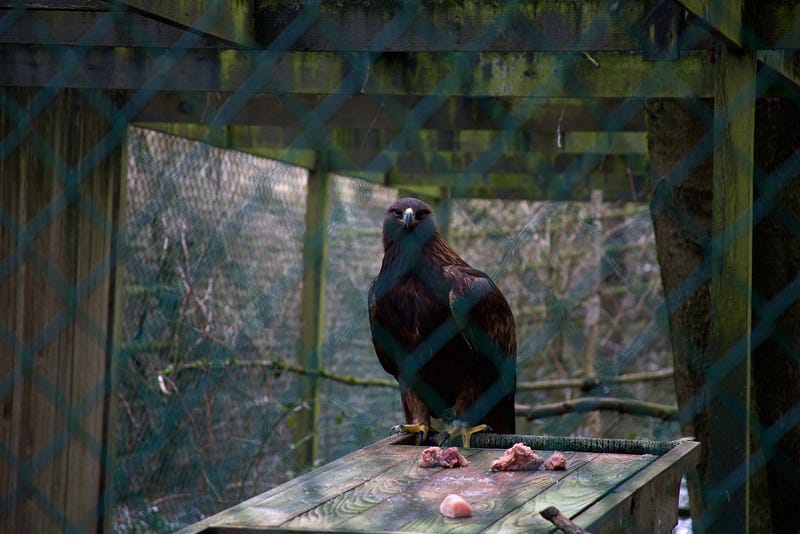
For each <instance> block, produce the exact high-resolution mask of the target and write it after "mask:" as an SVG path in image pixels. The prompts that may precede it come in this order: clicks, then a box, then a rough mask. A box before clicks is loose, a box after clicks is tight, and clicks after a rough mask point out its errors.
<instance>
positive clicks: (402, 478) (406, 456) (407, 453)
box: [281, 447, 477, 530]
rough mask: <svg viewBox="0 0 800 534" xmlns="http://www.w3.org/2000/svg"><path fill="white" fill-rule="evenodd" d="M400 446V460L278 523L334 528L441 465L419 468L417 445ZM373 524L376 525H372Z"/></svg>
mask: <svg viewBox="0 0 800 534" xmlns="http://www.w3.org/2000/svg"><path fill="white" fill-rule="evenodd" d="M393 448H400V449H404V450H403V451H402V455H401V460H399V461H398V462H397V463H396V464H395V465H394V466H393V467H391V468H390V469H388V470H386V471H384V472H382V473H380V474H379V475H378V476H376V477H375V478H373V479H371V480H367V481H366V482H365V483H364V484H363V485H360V486H358V487H356V488H354V489H352V490H350V491H347V492H344V493H342V494H341V495H339V496H337V497H335V498H334V499H331V500H329V501H325V502H324V503H322V504H321V505H320V506H317V507H315V508H313V509H311V510H309V511H308V512H306V513H304V514H302V515H299V516H297V517H295V518H294V519H292V520H291V521H288V522H286V523H284V524H282V525H281V526H282V527H285V528H302V529H304V530H305V529H309V528H317V529H320V530H323V529H326V528H327V529H331V528H338V527H339V526H340V525H341V524H342V523H345V522H346V521H348V520H349V519H352V518H354V517H356V516H359V515H361V514H363V513H364V512H366V511H367V510H369V509H370V508H372V507H374V506H377V505H379V504H380V503H382V502H384V501H386V500H388V499H392V498H394V497H396V496H402V495H405V494H406V493H408V491H409V490H410V489H411V488H414V487H415V486H418V485H419V484H421V483H423V482H424V481H425V480H426V479H428V478H430V477H433V476H435V475H436V474H437V473H439V472H440V471H442V470H443V469H444V468H422V467H419V466H418V465H417V460H418V458H419V455H420V454H421V450H422V449H421V448H420V447H393ZM461 452H462V453H463V454H464V456H465V457H467V458H468V459H471V457H472V456H474V454H475V453H476V452H477V451H476V450H472V451H468V450H462V451H461ZM372 527H373V528H380V527H379V526H378V525H372Z"/></svg>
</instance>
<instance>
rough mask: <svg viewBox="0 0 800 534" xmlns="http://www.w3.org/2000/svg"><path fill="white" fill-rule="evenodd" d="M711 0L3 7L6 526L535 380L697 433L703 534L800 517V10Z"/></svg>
mask: <svg viewBox="0 0 800 534" xmlns="http://www.w3.org/2000/svg"><path fill="white" fill-rule="evenodd" d="M706 4H707V3H702V2H693V1H687V2H674V1H648V2H606V1H594V0H592V1H584V2H557V1H549V0H547V1H524V2H501V3H498V2H474V3H469V2H467V3H464V2H446V1H437V2H427V1H426V2H419V1H417V2H353V3H346V2H345V3H342V2H262V1H255V2H249V1H244V0H236V1H234V2H227V3H218V2H205V1H190V2H179V3H170V2H143V1H136V0H131V1H125V2H118V1H110V2H94V1H90V2H61V1H57V0H52V1H43V2H24V1H15V0H12V1H6V2H2V1H0V64H2V65H3V67H2V68H0V318H2V319H1V320H0V416H2V419H0V530H4V531H9V532H11V531H18V530H42V531H54V530H65V531H79V530H87V529H93V528H101V529H102V528H105V529H106V530H115V531H121V532H122V531H133V530H141V529H144V530H159V531H161V530H172V529H175V528H177V527H180V526H184V525H187V524H189V523H191V522H193V521H196V520H197V519H200V518H201V517H204V516H207V515H209V514H211V513H213V512H215V511H217V510H220V509H221V508H224V507H228V506H230V505H232V504H234V503H237V502H240V501H242V500H244V499H245V498H247V497H249V496H252V495H254V494H256V493H258V492H260V491H264V490H265V489H267V488H270V487H272V486H275V485H276V484H278V483H280V482H283V481H285V480H287V479H288V478H291V477H293V476H295V475H297V474H298V473H299V472H301V471H303V470H306V469H308V468H311V467H313V466H314V465H316V464H320V463H323V462H326V461H328V460H331V459H333V458H336V457H338V456H341V455H343V454H345V453H347V452H350V451H352V450H353V449H356V448H359V447H361V446H364V445H365V444H367V443H370V442H373V441H375V440H376V439H378V438H380V437H382V436H384V435H385V434H386V433H387V432H388V431H389V429H390V428H392V427H393V426H394V425H396V424H398V423H410V422H412V421H407V420H406V419H407V418H408V419H412V417H410V415H409V412H408V410H405V411H404V406H403V404H402V402H403V401H401V397H402V396H403V395H405V394H407V393H408V391H410V390H415V392H416V394H418V395H420V396H422V397H425V396H426V395H428V397H427V398H428V399H429V401H430V402H429V404H430V405H431V407H429V408H430V410H431V411H433V412H436V415H439V416H443V419H445V421H444V423H442V424H445V426H448V424H449V423H453V420H458V418H459V417H461V416H463V418H464V419H470V418H474V419H476V421H468V422H471V423H474V422H480V421H478V419H480V417H477V416H475V417H472V416H473V415H474V414H475V413H477V412H480V411H481V410H484V411H486V410H488V409H489V408H490V407H491V406H489V408H487V406H488V405H494V404H496V403H498V402H499V401H498V399H503V398H505V397H504V395H505V394H507V393H509V392H510V390H511V389H515V395H514V399H513V401H512V403H513V404H515V406H514V412H515V414H516V417H515V418H514V419H515V425H516V430H517V431H518V432H522V433H532V434H537V433H544V434H553V435H565V436H566V435H582V436H605V437H643V438H653V439H674V438H677V437H679V436H680V435H682V434H683V435H686V434H691V435H694V436H695V437H697V438H698V440H699V441H701V443H702V444H703V448H702V456H701V461H700V464H699V465H698V469H697V471H696V472H693V473H690V474H689V488H690V492H691V506H692V514H693V522H694V523H693V524H694V527H695V528H696V529H697V530H698V531H702V530H704V529H709V530H712V531H713V530H719V531H737V530H741V529H744V528H748V527H749V528H750V529H751V530H753V531H787V532H793V531H796V530H798V529H800V524H798V523H797V518H796V517H794V515H793V514H791V513H790V512H791V510H792V509H793V507H792V505H793V503H794V502H795V501H796V500H797V498H800V493H799V492H798V489H797V484H796V480H797V479H798V475H799V474H800V457H798V452H797V451H800V433H799V432H800V430H798V429H799V428H800V425H798V414H799V413H800V389H798V388H800V370H798V369H800V364H798V355H797V349H796V347H797V346H798V343H797V341H798V338H800V331H798V324H800V323H799V322H798V321H797V315H798V310H800V305H798V303H797V295H798V293H797V272H798V265H800V259H798V253H799V252H798V251H800V245H798V241H799V239H798V234H799V232H798V228H799V227H800V226H799V225H798V223H797V221H798V213H799V212H800V206H798V198H799V197H798V194H797V182H798V180H797V176H798V174H800V163H799V160H798V154H799V153H800V151H798V147H800V139H798V135H800V134H799V133H798V129H797V128H796V124H797V122H798V119H800V116H799V115H800V112H798V109H800V106H798V102H799V101H800V100H798V95H799V93H798V88H797V86H798V80H799V79H800V77H799V76H798V69H797V64H798V62H797V55H798V52H797V50H798V48H800V33H799V32H798V27H797V21H798V20H800V8H798V6H797V4H796V3H795V2H780V1H777V0H770V1H767V2H744V1H736V2H728V3H719V5H717V3H713V4H714V5H713V6H712V5H706ZM723 4H724V5H723ZM409 196H411V197H416V198H419V199H422V200H423V201H425V202H427V203H428V205H430V207H432V210H433V215H435V220H436V221H437V223H438V228H437V232H438V233H437V232H434V231H433V229H432V228H433V227H432V226H426V225H425V224H422V223H421V220H422V219H424V218H425V216H426V213H427V212H425V213H423V214H422V215H421V216H420V220H419V221H416V219H413V218H411V219H409V218H408V217H410V216H408V215H406V214H405V213H400V214H393V213H392V212H391V211H389V212H387V208H389V206H390V205H392V203H393V202H394V201H395V200H396V199H398V198H400V197H409ZM414 206H419V204H414ZM426 209H427V208H426ZM412 211H414V210H412ZM415 213H416V215H413V217H417V215H419V211H417V212H415ZM429 220H433V217H432V218H431V219H429ZM387 221H388V222H387ZM414 221H416V222H414ZM401 222H402V223H403V224H405V225H406V227H407V228H410V227H411V226H414V225H416V226H414V227H415V228H428V229H429V230H430V233H429V234H428V235H427V237H426V238H420V239H417V238H418V237H419V236H420V235H421V234H422V231H418V232H417V233H416V234H413V235H412V233H411V230H408V231H407V235H405V237H403V238H402V239H400V237H398V236H401V235H402V234H399V233H397V234H393V233H392V232H393V230H392V228H393V227H391V226H386V225H387V224H389V225H391V224H395V223H397V224H400V223H401ZM418 223H419V224H418ZM387 228H388V232H389V234H387ZM409 236H411V237H409ZM429 243H434V244H435V245H436V247H439V248H438V249H437V250H438V252H437V253H440V255H439V256H437V257H438V258H441V257H447V258H448V259H447V261H446V262H444V263H445V264H446V265H445V267H444V268H443V269H442V270H441V272H438V271H437V273H438V274H437V273H433V271H432V270H431V271H426V272H427V273H428V274H424V273H423V272H422V271H421V270H420V269H422V267H420V265H422V264H420V263H419V262H418V261H417V259H418V256H419V255H420V254H421V255H424V254H427V253H428V252H426V251H428V250H429V248H430V247H431V246H433V245H430V246H429ZM441 243H447V244H448V246H449V247H452V251H450V249H449V248H448V249H444V248H443V246H442V245H441ZM392 244H394V245H398V249H402V250H401V252H402V254H400V253H397V251H396V250H390V249H391V246H389V245H392ZM404 247H405V248H404ZM426 247H428V248H426ZM442 250H444V251H445V252H442ZM451 252H452V253H451ZM456 253H457V254H458V255H459V256H460V258H463V260H464V261H466V262H468V263H469V264H470V265H471V266H473V267H474V268H475V269H479V270H480V271H482V272H484V273H486V274H487V275H488V276H489V277H490V278H491V279H492V280H493V284H494V285H496V287H497V289H498V290H499V291H500V292H501V293H502V295H504V300H505V301H507V302H508V304H509V307H510V310H511V312H512V313H513V318H514V321H513V322H514V326H515V328H514V330H513V336H512V337H513V343H511V341H509V340H510V339H511V338H509V337H508V336H507V337H506V338H505V340H506V341H507V343H505V344H503V343H500V342H498V341H497V339H496V338H494V337H493V336H492V334H491V332H494V330H493V328H494V327H495V326H497V325H498V324H500V323H502V326H504V327H508V328H510V326H509V325H510V323H509V322H507V321H501V320H500V319H497V318H496V317H495V316H494V315H493V313H494V311H493V310H495V309H494V308H487V307H483V304H484V303H485V299H486V298H487V297H486V295H485V294H484V293H481V294H480V295H478V293H472V292H471V290H470V289H465V287H466V284H467V282H464V280H472V282H470V283H473V282H474V284H475V285H476V287H487V286H486V284H485V282H484V280H485V279H484V278H483V277H482V276H478V275H475V276H474V277H473V278H467V277H464V278H461V279H460V280H461V283H462V285H461V286H458V285H457V284H453V285H451V286H449V287H445V283H444V280H445V279H446V278H447V277H446V276H445V275H444V274H441V273H452V272H453V271H456V270H458V269H460V268H464V267H465V266H464V265H462V263H461V260H457V259H455V256H454V254H456ZM384 254H387V256H386V257H387V258H389V259H386V260H384ZM392 254H399V256H400V257H401V258H400V259H399V260H398V259H397V258H394V260H393V261H394V263H393V261H390V260H391V259H392ZM415 254H417V256H415ZM437 261H438V260H437ZM434 263H435V262H434ZM428 266H430V265H428ZM382 267H383V268H384V271H383V272H384V273H388V274H387V277H385V278H381V279H380V280H379V281H378V282H376V286H373V288H375V287H377V289H376V290H375V291H376V292H377V297H376V298H374V299H373V301H372V303H371V301H370V300H368V291H369V288H370V283H371V282H372V281H373V280H374V279H375V278H376V276H378V274H379V272H381V270H382ZM457 267H458V268H457ZM448 269H449V270H448ZM463 272H466V271H462V274H463ZM431 273H433V274H431ZM469 273H472V271H469ZM448 276H449V275H448ZM470 276H472V274H470ZM392 277H394V278H392ZM409 279H410V280H412V285H413V284H416V285H414V288H415V289H416V290H418V292H421V293H425V294H426V295H427V297H429V299H428V301H426V304H425V305H424V306H420V308H421V309H419V310H415V311H406V314H405V315H391V314H389V315H390V316H392V317H403V318H404V319H409V320H408V321H406V322H408V323H409V324H410V326H409V325H405V327H406V330H405V333H409V332H411V333H412V334H414V335H418V338H414V335H410V336H404V331H403V329H402V328H399V329H395V326H397V325H394V324H381V321H380V320H376V319H375V317H378V316H379V315H380V314H378V315H374V314H373V317H372V320H371V317H370V313H371V311H374V306H375V302H376V301H379V300H380V299H381V297H382V295H384V294H388V293H390V292H391V291H392V290H393V289H394V288H395V287H399V286H400V284H401V283H402V282H403V281H404V280H405V281H407V280H409ZM386 280H389V281H390V282H391V283H389V282H387V281H386ZM447 280H448V283H449V282H450V281H451V280H450V279H447ZM476 280H477V281H476ZM492 294H494V293H492ZM405 295H406V296H405V297H403V298H406V299H407V301H408V302H402V299H401V300H400V301H398V300H394V301H393V303H398V302H400V304H402V306H404V307H405V306H406V305H410V307H411V308H412V309H413V305H419V303H420V301H419V300H414V299H412V298H411V297H410V296H408V294H405ZM475 295H478V296H475ZM493 298H494V297H493ZM371 306H372V307H371ZM432 309H437V310H440V309H441V310H444V313H445V315H446V316H447V318H446V319H444V320H442V321H441V322H438V321H434V322H433V323H431V322H430V321H425V320H422V319H419V320H417V318H418V317H421V316H426V317H427V316H429V315H432V312H431V310H432ZM476 310H480V313H479V312H478V311H476ZM490 312H491V313H490ZM498 313H499V312H498ZM501 315H502V314H501ZM385 316H386V315H383V317H385ZM487 317H489V318H488V319H487ZM411 319H413V320H411ZM440 327H441V328H440ZM508 328H507V330H508ZM420 331H422V332H423V333H424V335H419V332H420ZM389 334H391V335H389ZM429 334H430V335H429ZM501 345H502V346H501ZM453 346H457V347H458V348H459V350H461V351H463V352H465V353H469V354H472V353H473V352H475V353H479V354H480V356H481V357H484V360H485V361H484V360H480V358H478V359H477V360H474V361H473V360H469V361H470V362H471V363H470V364H461V365H451V366H450V367H447V368H446V370H447V372H446V373H439V374H441V375H444V376H442V377H435V378H434V379H428V380H420V379H419V377H420V376H422V374H423V370H424V369H425V366H426V364H427V363H428V362H429V361H434V360H435V358H436V355H437V354H438V353H439V349H441V348H442V347H445V348H447V347H450V348H452V347H453ZM376 349H377V353H378V354H381V353H382V352H383V356H387V355H388V356H390V358H389V360H387V359H386V358H384V359H383V361H379V358H378V357H376ZM500 353H502V354H500ZM498 354H500V356H504V357H507V359H503V358H502V357H500V356H498ZM390 360H393V361H390ZM412 360H413V362H412V364H409V363H408V362H411V361H412ZM464 361H466V360H464ZM487 361H488V362H489V364H487V365H488V366H484V367H481V366H482V365H484V364H486V362H487ZM509 361H510V362H512V363H511V365H508V362H509ZM387 362H388V363H387ZM393 365H394V366H395V367H396V368H397V369H396V370H397V372H395V373H394V374H396V375H397V376H398V377H399V379H400V381H403V382H404V384H403V385H402V386H400V385H398V380H396V379H395V377H393V376H391V375H390V374H389V373H387V372H386V371H385V369H389V370H390V371H391V370H392V369H393ZM404 366H405V367H404ZM469 366H473V367H475V368H480V369H482V370H483V371H485V373H484V374H486V373H488V374H492V375H495V374H496V375H498V377H499V378H498V380H496V381H494V383H493V384H488V385H487V386H486V388H485V391H482V392H481V393H482V394H485V395H484V396H481V397H479V398H480V399H483V400H479V401H475V402H472V403H468V405H467V406H466V407H464V406H461V405H459V403H458V402H456V401H455V400H453V399H454V398H455V396H456V395H455V394H454V393H453V391H455V390H456V389H458V385H452V382H453V381H454V380H455V379H453V377H455V376H462V375H464V374H466V375H468V374H469V372H466V373H463V371H464V368H467V367H469ZM440 369H441V368H440ZM447 375H449V377H450V378H451V380H450V381H448V380H447V378H448V376H447ZM508 376H514V378H515V379H514V380H513V381H512V382H513V383H512V384H511V385H509V384H506V383H505V382H504V380H505V378H507V377H508ZM474 377H475V375H474V374H473V375H472V378H474ZM439 378H441V379H442V380H441V381H439ZM476 380H477V379H476ZM434 382H436V383H434ZM409 384H412V385H411V386H409ZM426 390H429V391H428V393H425V391H426ZM492 391H493V393H491V392H492ZM492 395H494V397H492ZM486 399H488V401H487V400H486ZM482 403H483V404H487V403H488V404H487V406H483V404H482ZM434 405H436V406H435V407H433V406H434ZM435 424H436V425H440V423H439V422H436V423H435ZM439 430H442V428H439ZM721 496H724V498H723V497H721Z"/></svg>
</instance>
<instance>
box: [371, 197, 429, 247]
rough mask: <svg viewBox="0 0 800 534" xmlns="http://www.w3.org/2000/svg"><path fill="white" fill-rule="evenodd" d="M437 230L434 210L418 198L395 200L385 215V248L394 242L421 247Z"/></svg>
mask: <svg viewBox="0 0 800 534" xmlns="http://www.w3.org/2000/svg"><path fill="white" fill-rule="evenodd" d="M436 232H437V228H436V219H435V218H434V216H433V210H432V209H431V207H430V206H429V205H427V204H426V203H425V202H423V201H421V200H419V199H417V198H413V197H408V198H401V199H400V200H397V201H395V202H394V203H393V204H392V205H391V206H389V209H387V210H386V214H385V215H384V216H383V247H384V250H385V249H387V248H389V247H390V246H391V245H393V244H400V245H401V246H402V245H413V246H415V247H421V246H423V245H424V244H425V243H427V242H428V241H429V240H430V239H431V238H432V237H433V236H434V235H435V234H436Z"/></svg>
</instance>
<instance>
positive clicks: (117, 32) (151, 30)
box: [0, 2, 220, 48]
mask: <svg viewBox="0 0 800 534" xmlns="http://www.w3.org/2000/svg"><path fill="white" fill-rule="evenodd" d="M101 6H102V7H103V8H104V9H103V10H102V11H97V10H91V11H90V10H77V9H72V10H53V9H21V10H3V9H0V19H2V20H3V24H4V31H3V32H2V33H0V44H40V45H64V46H75V45H83V46H123V47H143V46H144V47H164V48H169V47H171V46H174V45H176V44H177V43H184V45H185V46H191V47H192V48H219V46H220V41H219V39H214V38H212V37H209V36H207V35H205V34H199V33H191V34H186V32H185V28H183V27H178V26H175V25H171V24H164V23H163V22H162V21H160V20H155V19H153V18H150V17H147V16H145V15H143V14H141V13H138V12H130V11H126V12H119V11H110V10H108V5H107V4H105V3H102V2H101ZM181 37H183V38H184V39H183V40H180V39H181Z"/></svg>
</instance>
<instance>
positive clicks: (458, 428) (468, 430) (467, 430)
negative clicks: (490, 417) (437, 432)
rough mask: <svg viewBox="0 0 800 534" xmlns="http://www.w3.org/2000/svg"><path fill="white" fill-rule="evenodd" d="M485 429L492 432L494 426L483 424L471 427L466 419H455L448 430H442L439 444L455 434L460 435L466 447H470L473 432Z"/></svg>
mask: <svg viewBox="0 0 800 534" xmlns="http://www.w3.org/2000/svg"><path fill="white" fill-rule="evenodd" d="M484 431H486V432H491V431H492V428H491V427H490V426H489V425H483V424H481V425H477V426H473V427H469V426H467V423H465V422H464V421H453V423H452V426H451V427H450V428H448V429H447V431H445V432H442V434H441V436H440V437H439V446H441V445H443V444H444V443H446V442H447V441H448V440H450V438H452V437H453V436H456V435H460V436H461V444H462V446H463V447H464V448H465V449H469V440H470V438H471V437H472V434H475V433H477V432H484Z"/></svg>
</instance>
